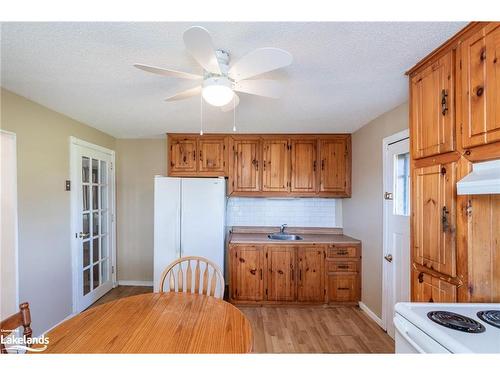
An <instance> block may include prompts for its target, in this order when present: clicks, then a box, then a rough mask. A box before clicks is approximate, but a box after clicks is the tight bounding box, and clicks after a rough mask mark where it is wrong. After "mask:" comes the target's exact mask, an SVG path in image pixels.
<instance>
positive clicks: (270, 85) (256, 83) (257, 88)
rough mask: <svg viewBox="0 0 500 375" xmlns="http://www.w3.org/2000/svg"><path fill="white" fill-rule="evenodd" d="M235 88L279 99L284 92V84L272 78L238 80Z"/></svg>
mask: <svg viewBox="0 0 500 375" xmlns="http://www.w3.org/2000/svg"><path fill="white" fill-rule="evenodd" d="M234 90H235V91H239V92H245V93H247V94H252V95H259V96H267V97H268V98H274V99H277V98H279V97H281V95H282V94H283V85H282V84H281V83H280V82H278V81H274V80H272V79H255V80H245V81H240V82H236V83H235V85H234Z"/></svg>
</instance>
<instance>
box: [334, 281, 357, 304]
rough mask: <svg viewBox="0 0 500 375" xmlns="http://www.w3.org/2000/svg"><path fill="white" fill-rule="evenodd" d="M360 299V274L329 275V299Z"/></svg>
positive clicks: (347, 300) (352, 300)
mask: <svg viewBox="0 0 500 375" xmlns="http://www.w3.org/2000/svg"><path fill="white" fill-rule="evenodd" d="M358 300H359V283H358V275H357V274H350V275H339V274H335V275H332V274H330V275H328V301H329V302H354V301H358Z"/></svg>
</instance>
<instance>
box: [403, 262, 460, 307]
mask: <svg viewBox="0 0 500 375" xmlns="http://www.w3.org/2000/svg"><path fill="white" fill-rule="evenodd" d="M412 277H413V280H412V283H413V285H414V288H413V295H412V302H436V303H453V302H457V287H456V285H453V284H451V283H449V282H446V281H444V280H441V279H439V278H437V277H434V276H431V275H429V274H427V273H424V272H419V271H417V270H413V275H412Z"/></svg>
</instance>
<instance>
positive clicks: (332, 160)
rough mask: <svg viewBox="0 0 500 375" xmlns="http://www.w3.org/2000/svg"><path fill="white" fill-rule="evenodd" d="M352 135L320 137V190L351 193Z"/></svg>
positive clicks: (340, 194)
mask: <svg viewBox="0 0 500 375" xmlns="http://www.w3.org/2000/svg"><path fill="white" fill-rule="evenodd" d="M350 150H351V137H350V136H338V137H330V138H325V139H320V141H319V154H320V188H319V191H320V192H328V193H335V194H338V195H339V196H350V195H351V157H350Z"/></svg>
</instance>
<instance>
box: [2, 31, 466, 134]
mask: <svg viewBox="0 0 500 375" xmlns="http://www.w3.org/2000/svg"><path fill="white" fill-rule="evenodd" d="M192 25H201V26H204V27H206V28H207V29H208V30H209V31H210V33H211V34H212V37H213V41H214V44H215V47H216V48H222V49H225V50H227V51H229V52H230V53H231V56H232V58H233V60H236V59H238V58H240V57H242V56H243V55H245V54H246V53H248V52H250V51H252V50H253V49H255V48H259V47H279V48H283V49H285V50H287V51H289V52H290V53H291V54H292V55H293V58H294V61H293V64H292V65H291V66H290V67H288V68H285V69H283V70H281V71H275V72H271V73H268V74H266V75H264V76H265V77H266V78H276V79H279V80H282V81H283V82H284V83H285V84H286V86H287V89H286V93H285V95H284V97H282V98H281V99H278V100H274V99H266V98H262V97H255V96H251V95H246V94H241V95H240V98H241V103H240V106H239V107H238V108H237V111H236V122H237V127H238V131H239V132H258V133H270V132H287V133H293V132H305V133H309V132H353V131H355V130H356V129H358V128H360V127H361V126H363V125H364V124H366V123H367V122H369V121H370V120H372V119H374V118H375V117H377V116H378V115H380V114H382V113H384V112H386V111H388V110H390V109H392V108H394V107H395V106H397V105H399V104H400V103H402V102H404V101H405V100H407V96H408V95H407V88H408V86H407V80H406V77H405V76H404V72H405V70H406V69H408V68H410V67H411V66H412V65H413V64H415V63H416V62H417V61H418V60H419V59H421V58H422V57H424V56H425V55H426V54H428V53H429V52H431V51H432V50H433V49H435V48H436V47H437V46H438V45H439V44H441V43H442V42H444V41H445V40H446V39H448V38H449V37H450V36H452V35H453V34H454V33H455V32H456V31H458V30H459V29H461V28H462V27H463V26H465V23H457V22H453V23H451V22H438V23H431V22H419V23H415V22H411V23H399V22H397V23H396V22H388V23H385V22H383V23H374V22H354V23H336V22H332V23H324V22H318V23H310V22H309V23H295V22H294V23H283V22H279V23H278V22H277V23H275V22H272V23H231V22H218V23H200V22H195V23H180V22H178V23H164V22H158V23H131V22H127V23H3V24H2V33H1V38H2V41H1V47H2V50H1V59H2V60H1V63H2V64H1V65H2V66H1V68H2V70H1V73H2V75H1V83H2V86H3V87H5V88H6V89H8V90H11V91H13V92H15V93H17V94H19V95H22V96H25V97H27V98H29V99H31V100H34V101H35V102H38V103H41V104H43V105H45V106H47V107H49V108H51V109H54V110H56V111H58V112H61V113H64V114H66V115H68V116H70V117H72V118H74V119H77V120H79V121H81V122H84V123H86V124H88V125H91V126H93V127H95V128H98V129H100V130H102V131H104V132H106V133H109V134H111V135H113V136H116V137H120V138H133V137H156V136H159V135H161V134H163V133H165V132H196V131H198V130H199V127H200V100H199V97H196V98H191V99H188V100H185V101H180V102H173V103H166V102H164V101H163V99H164V98H165V97H167V96H169V95H172V94H175V93H176V92H178V91H180V90H184V89H187V88H190V87H192V86H194V83H193V82H192V81H188V80H181V79H176V78H167V77H162V76H156V75H153V74H148V73H146V72H143V71H140V70H138V69H135V68H134V67H132V64H133V63H136V62H140V63H145V64H151V65H156V66H162V67H169V68H173V69H177V70H183V71H187V72H193V73H200V72H201V68H200V67H199V66H198V65H197V64H196V62H195V61H194V60H193V59H192V58H191V57H190V56H189V55H188V53H187V52H186V50H185V49H184V44H183V41H182V34H183V32H184V30H186V29H187V28H188V27H189V26H192ZM264 76H262V77H264ZM232 123H233V114H232V112H228V113H222V112H220V111H219V110H218V109H216V108H213V107H210V106H209V105H204V129H205V131H207V132H229V131H231V129H232Z"/></svg>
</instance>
